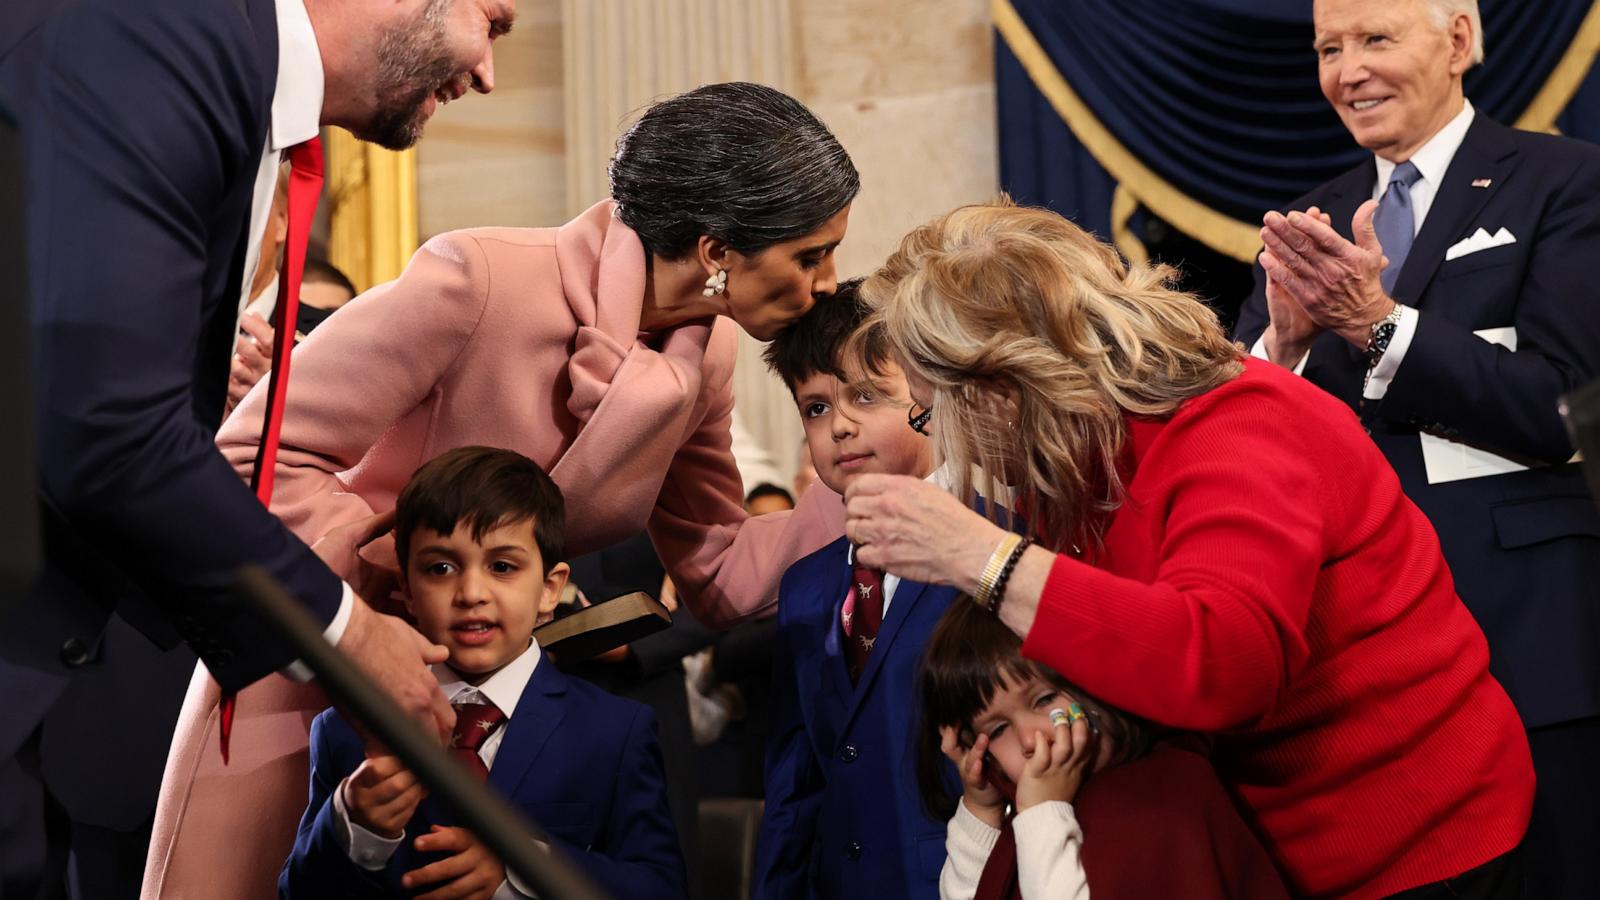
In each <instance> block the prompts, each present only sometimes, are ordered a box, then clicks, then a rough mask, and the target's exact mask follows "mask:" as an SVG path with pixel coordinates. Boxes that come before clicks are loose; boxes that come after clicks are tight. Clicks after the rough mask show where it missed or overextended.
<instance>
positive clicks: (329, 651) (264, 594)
mask: <svg viewBox="0 0 1600 900" xmlns="http://www.w3.org/2000/svg"><path fill="white" fill-rule="evenodd" d="M235 589H236V590H237V591H238V593H239V594H240V595H241V596H243V597H244V598H245V600H246V601H247V602H248V603H249V604H250V605H251V606H252V607H254V608H255V609H256V610H257V611H258V612H259V613H260V614H261V616H262V617H263V618H264V619H265V620H266V621H267V622H268V623H269V624H270V625H271V626H272V628H274V629H275V630H277V631H278V632H279V633H280V634H281V635H283V637H284V638H285V639H286V640H288V642H289V643H290V645H291V646H293V647H294V649H295V652H296V653H298V654H299V655H300V659H301V660H302V661H303V662H304V663H305V664H306V665H307V666H310V667H311V671H313V672H315V673H316V675H317V681H318V683H319V684H321V685H322V689H323V690H324V691H326V692H327V694H328V696H329V697H330V698H331V699H332V700H333V702H334V703H336V704H338V706H339V707H340V708H341V709H343V710H345V711H346V712H348V713H350V714H351V715H353V716H355V717H356V718H357V719H359V720H361V722H362V723H363V724H364V725H365V726H366V727H367V728H368V729H369V730H370V731H371V732H372V733H373V735H375V736H376V737H377V738H378V739H379V740H381V741H383V743H384V745H385V746H386V747H388V748H389V749H390V750H392V751H393V752H394V754H395V755H396V756H398V757H400V759H401V761H402V762H404V763H405V764H406V767H407V768H409V769H411V771H412V772H414V773H416V775H417V777H418V778H419V779H421V780H422V783H423V784H425V785H427V787H428V793H429V794H431V795H433V796H435V797H439V798H441V799H442V800H444V802H445V803H446V804H448V805H449V806H450V808H451V809H453V810H455V812H456V815H458V816H460V817H461V824H462V826H463V827H465V828H467V829H468V830H470V831H471V832H472V833H473V834H476V835H477V836H478V837H479V838H481V839H482V840H483V842H484V843H485V844H488V845H489V849H490V850H491V851H493V852H494V854H495V856H497V857H499V858H500V861H501V862H503V863H505V866H506V868H507V869H508V870H510V871H514V872H516V874H517V877H518V878H520V879H521V880H522V881H524V882H525V883H527V884H528V885H529V886H530V887H532V888H534V889H535V890H537V891H538V892H539V896H540V897H541V898H544V900H607V898H606V895H605V894H604V893H602V892H601V891H600V890H599V889H598V888H596V887H595V886H594V884H593V883H591V882H590V881H589V879H588V878H587V877H585V876H584V875H583V873H581V872H579V871H578V870H577V869H575V868H573V867H572V865H571V864H570V863H568V862H567V861H566V860H564V859H562V858H561V857H560V856H559V855H558V854H556V853H547V852H545V851H544V850H542V849H540V848H539V847H538V846H537V845H536V844H535V843H534V838H535V836H536V835H542V834H543V832H541V831H540V830H538V829H537V828H535V827H534V826H533V824H532V823H530V822H529V821H528V820H527V819H526V818H525V817H523V816H522V815H521V814H520V813H518V812H517V811H516V810H515V809H513V808H512V807H511V805H510V804H509V803H507V802H506V801H505V800H503V799H501V797H500V796H499V795H497V794H495V793H494V792H493V791H490V790H489V789H487V788H485V787H484V786H483V785H482V784H480V783H478V781H477V780H476V779H475V778H473V777H472V775H471V774H470V773H468V772H467V770H466V768H465V767H464V766H462V765H461V764H459V763H457V762H455V761H454V760H452V759H450V757H449V755H448V754H447V753H445V751H444V748H442V747H440V746H439V742H438V741H437V740H436V739H435V738H433V737H430V736H429V735H426V734H424V733H423V731H422V729H420V728H419V727H417V725H416V723H414V722H412V721H411V719H410V718H408V717H407V716H406V714H405V713H403V712H401V710H400V707H399V706H396V705H395V702H394V701H393V700H391V699H389V696H388V695H387V694H385V693H384V692H383V691H382V690H381V689H380V688H379V687H378V686H377V685H376V684H374V683H373V682H372V680H371V679H370V678H368V677H367V676H366V674H365V673H363V672H361V671H360V670H358V669H357V668H356V667H355V665H354V664H353V663H351V662H350V661H349V660H348V659H346V658H345V656H344V654H343V653H340V652H339V651H338V650H337V649H335V648H334V647H333V645H332V644H329V643H328V642H327V641H326V640H323V637H322V626H320V625H318V624H317V621H316V620H315V619H313V618H312V617H311V614H310V613H309V612H307V611H306V608H305V607H304V606H303V605H301V603H300V602H299V601H297V600H296V599H295V598H294V597H292V596H290V594H289V593H288V591H286V590H284V589H283V586H282V585H280V584H278V582H277V581H276V580H274V579H273V578H272V576H270V575H268V574H267V573H266V572H264V571H262V570H261V569H260V568H258V567H256V566H245V567H244V568H242V569H240V570H239V575H238V578H237V581H236V582H235Z"/></svg>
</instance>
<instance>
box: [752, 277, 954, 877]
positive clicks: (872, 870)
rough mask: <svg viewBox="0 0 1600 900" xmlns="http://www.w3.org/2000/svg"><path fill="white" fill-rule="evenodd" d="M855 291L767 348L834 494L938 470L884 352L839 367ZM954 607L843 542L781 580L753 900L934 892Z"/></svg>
mask: <svg viewBox="0 0 1600 900" xmlns="http://www.w3.org/2000/svg"><path fill="white" fill-rule="evenodd" d="M858 287H859V282H858V281H854V282H846V283H844V284H841V285H839V289H838V292H837V293H835V294H834V296H833V298H832V299H831V300H829V301H827V302H826V303H819V304H817V305H816V306H815V307H814V308H813V309H812V310H811V311H810V312H809V313H807V314H806V315H805V316H804V317H803V318H801V319H800V320H799V321H798V322H797V323H796V324H795V325H793V326H792V327H790V328H789V329H788V330H787V331H784V332H783V333H782V334H780V335H779V336H778V337H777V338H776V339H775V340H774V341H773V342H772V344H771V345H770V346H769V347H768V349H767V352H766V359H767V364H768V365H769V366H770V367H771V368H772V370H773V371H774V372H776V373H777V374H778V375H779V376H780V377H782V378H783V380H784V381H785V383H787V384H788V385H789V389H790V391H792V392H793V394H794V400H795V405H796V407H797V408H798V409H799V411H800V419H801V422H802V424H803V425H804V426H805V433H806V443H807V445H808V447H809V448H810V450H811V457H812V460H813V461H814V462H815V464H816V467H817V477H818V479H819V480H820V481H821V482H822V483H823V484H825V485H827V486H828V487H829V488H831V489H833V490H835V491H837V492H839V493H841V494H842V493H844V491H845V488H846V487H847V486H848V485H849V484H850V482H851V481H852V480H853V479H854V478H855V477H856V476H857V475H860V474H862V473H865V472H878V473H885V474H891V475H911V476H914V477H917V478H926V477H928V475H929V474H930V473H931V472H932V470H933V451H932V448H931V447H930V442H929V441H928V439H927V438H926V437H925V436H924V435H922V434H919V433H918V431H917V430H914V429H915V428H916V427H917V424H924V423H925V422H926V418H925V417H924V418H923V419H922V420H921V422H920V423H917V422H916V419H917V414H918V413H919V412H921V410H918V409H915V408H913V407H912V403H911V395H910V391H909V389H908V388H907V386H906V379H905V376H904V375H903V374H901V372H900V369H899V367H898V366H896V365H895V364H894V362H893V361H892V360H891V359H889V358H888V357H887V354H886V353H885V352H884V350H883V345H882V342H881V341H875V340H870V339H869V340H868V341H867V342H866V343H865V345H864V346H865V348H866V353H865V356H866V357H867V360H866V362H867V363H868V365H867V366H866V367H865V368H866V369H868V370H869V371H865V372H860V373H857V372H854V371H848V372H847V370H846V369H847V367H846V366H845V365H843V360H841V358H840V351H841V349H842V348H843V345H844V343H845V339H846V338H847V337H849V335H850V334H851V333H852V332H853V331H855V330H856V328H857V326H858V325H860V324H861V322H862V321H863V320H864V319H865V317H866V310H865V309H864V308H863V307H862V306H861V304H860V301H859V300H858V299H857V296H856V291H857V288H858ZM848 368H850V369H853V368H854V367H853V366H852V367H848ZM914 423H915V424H914ZM954 596H955V593H954V591H953V590H951V589H949V588H942V587H929V586H926V585H922V584H916V583H913V582H902V581H900V580H899V579H898V578H896V577H894V576H892V575H890V576H885V575H884V573H882V572H873V571H870V570H868V569H866V568H865V567H863V566H857V565H855V563H854V559H853V555H852V552H851V547H850V544H849V541H847V540H846V539H845V538H843V537H840V538H839V540H837V541H835V542H833V543H832V544H830V545H828V546H827V547H824V548H823V549H821V550H818V551H817V552H816V553H813V554H811V555H810V556H808V557H806V558H805V559H802V560H800V561H799V562H797V563H795V564H794V565H793V566H792V567H790V569H789V571H788V572H787V573H785V574H784V577H783V581H782V583H781V585H780V587H779V592H778V643H777V649H776V658H775V661H774V675H773V686H772V691H773V696H772V705H771V711H770V716H771V730H770V735H769V738H768V749H767V767H766V797H767V805H766V810H765V812H764V814H763V815H762V820H761V835H760V840H759V844H758V850H757V873H756V875H757V884H756V891H755V895H756V897H758V898H763V900H771V898H789V897H795V898H799V897H844V898H850V897H867V898H872V900H887V898H895V897H927V898H934V897H937V896H938V895H939V883H938V882H939V870H940V868H941V866H943V864H944V855H945V854H944V843H943V842H944V834H945V823H944V822H942V821H937V820H935V819H932V818H930V817H929V816H928V814H927V813H926V812H925V811H924V810H923V809H922V805H921V802H920V799H919V794H918V790H917V779H916V766H915V757H916V747H915V743H916V740H915V739H916V734H915V729H916V719H917V717H916V710H915V705H916V700H915V697H916V693H915V675H916V668H917V663H918V661H919V659H920V658H921V656H922V649H923V646H924V645H925V644H926V643H927V640H928V636H929V634H930V633H931V632H932V630H933V627H934V625H935V624H936V623H937V622H938V620H939V617H940V615H941V614H942V613H943V612H944V610H945V607H946V606H948V605H949V603H950V601H951V599H952V597H954ZM952 779H953V773H952ZM952 783H953V782H952Z"/></svg>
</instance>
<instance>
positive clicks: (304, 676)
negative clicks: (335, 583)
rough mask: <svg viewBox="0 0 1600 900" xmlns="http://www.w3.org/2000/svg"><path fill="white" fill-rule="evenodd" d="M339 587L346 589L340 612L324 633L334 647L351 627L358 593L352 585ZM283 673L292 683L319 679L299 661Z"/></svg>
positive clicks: (284, 668)
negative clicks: (352, 588) (351, 618)
mask: <svg viewBox="0 0 1600 900" xmlns="http://www.w3.org/2000/svg"><path fill="white" fill-rule="evenodd" d="M339 586H340V587H342V588H344V592H343V594H342V595H341V596H340V597H339V611H338V612H336V613H334V614H333V621H332V622H329V623H328V627H327V628H325V629H323V631H322V636H323V638H325V639H326V640H327V641H328V643H330V644H334V645H338V643H339V641H341V640H343V639H344V630H345V629H346V628H348V627H349V626H350V614H351V613H352V612H353V611H354V610H355V603H356V592H355V591H353V590H351V588H350V585H348V584H345V583H344V582H340V583H339ZM281 671H282V673H283V677H285V678H287V679H289V680H290V681H299V682H307V681H310V680H312V679H313V678H316V677H317V675H316V673H315V672H313V671H311V667H310V666H308V665H306V664H305V663H304V662H302V661H300V660H298V659H297V660H295V661H294V662H292V663H289V664H288V665H287V666H284V667H283V669H282V670H281Z"/></svg>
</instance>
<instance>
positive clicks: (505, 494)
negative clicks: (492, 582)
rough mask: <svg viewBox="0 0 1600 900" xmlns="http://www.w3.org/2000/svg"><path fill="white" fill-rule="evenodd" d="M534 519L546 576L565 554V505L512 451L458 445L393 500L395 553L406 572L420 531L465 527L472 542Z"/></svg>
mask: <svg viewBox="0 0 1600 900" xmlns="http://www.w3.org/2000/svg"><path fill="white" fill-rule="evenodd" d="M529 519H532V520H533V540H534V544H535V545H537V546H538V548H539V555H540V556H541V557H543V560H544V573H543V574H549V572H550V567H551V566H554V565H555V564H556V563H558V562H561V561H562V555H563V554H564V553H566V534H567V505H566V501H565V500H563V499H562V497H561V488H559V487H557V486H556V483H555V482H554V481H552V480H551V478H550V476H549V475H547V474H545V471H544V469H541V468H539V464H538V463H536V462H534V461H533V460H531V459H529V458H527V457H526V456H523V455H522V454H521V453H518V452H516V451H515V450H500V449H496V448H494V447H457V448H456V449H454V450H448V451H446V452H444V453H441V454H439V455H438V456H435V457H434V458H433V459H431V460H429V461H428V462H426V463H423V465H422V467H421V468H419V469H417V471H416V472H415V473H414V474H413V475H412V476H411V480H410V481H408V482H406V486H405V488H404V489H402V490H401V491H400V497H399V499H398V500H396V501H395V513H394V549H395V553H396V554H397V555H398V556H399V557H400V568H402V569H404V568H405V567H406V563H407V561H408V559H409V558H410V556H411V537H412V535H413V534H415V533H416V530H417V529H418V528H428V529H430V530H432V531H435V532H438V533H439V534H445V535H448V534H452V533H454V532H455V530H456V528H458V527H460V526H462V525H466V526H467V527H469V528H471V529H472V539H473V540H474V541H481V540H483V535H484V533H485V532H487V531H489V529H491V528H498V527H500V526H502V525H515V524H519V523H521V522H526V521H528V520H529Z"/></svg>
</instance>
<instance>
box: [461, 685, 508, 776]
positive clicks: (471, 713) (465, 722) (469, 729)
mask: <svg viewBox="0 0 1600 900" xmlns="http://www.w3.org/2000/svg"><path fill="white" fill-rule="evenodd" d="M455 710H456V730H455V733H454V734H452V735H451V736H450V755H451V756H454V757H455V758H456V759H459V760H461V763H462V765H465V766H466V767H467V768H468V769H471V770H472V773H473V774H475V775H477V776H478V780H479V781H488V780H489V767H488V766H486V765H484V764H483V757H481V756H479V755H478V748H480V747H482V746H483V742H484V741H486V740H488V739H489V735H491V734H493V733H494V730H495V729H496V728H499V727H500V725H501V723H502V722H504V721H505V720H506V714H505V713H503V712H501V711H500V708H499V707H497V706H495V705H494V704H493V703H458V704H456V705H455Z"/></svg>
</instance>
